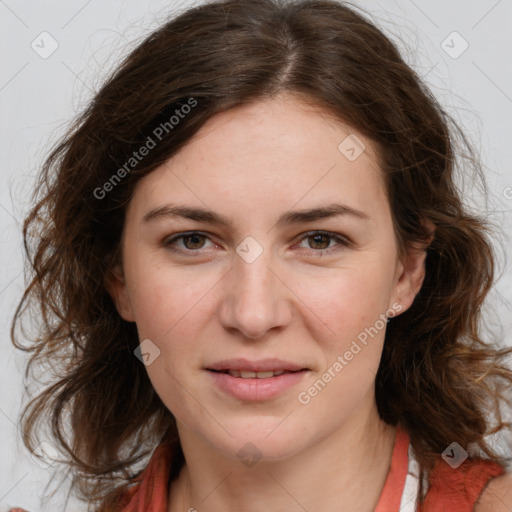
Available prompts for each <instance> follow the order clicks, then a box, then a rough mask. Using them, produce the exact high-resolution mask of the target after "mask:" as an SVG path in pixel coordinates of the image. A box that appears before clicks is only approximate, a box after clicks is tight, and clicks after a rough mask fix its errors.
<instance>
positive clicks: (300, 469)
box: [168, 407, 396, 512]
mask: <svg viewBox="0 0 512 512" xmlns="http://www.w3.org/2000/svg"><path fill="white" fill-rule="evenodd" d="M395 434H396V428H395V427H390V426H389V425H387V424H385V423H384V422H383V421H382V420H380V418H379V416H378V413H377V410H376V407H372V408H371V409H370V411H369V413H367V414H366V415H365V416H363V418H350V420H349V421H347V422H346V423H344V424H343V425H342V426H341V427H340V428H339V429H338V430H337V431H336V432H334V433H333V434H332V435H330V436H329V437H327V438H325V439H323V440H321V441H319V442H316V443H315V444H312V445H311V446H310V447H309V448H308V449H306V450H304V451H302V452H300V453H299V454H297V455H295V456H293V457H290V458H287V459H283V460H277V461H276V460H272V461H265V460H260V461H259V462H258V463H257V464H256V465H255V466H253V467H251V468H245V467H244V466H243V465H241V464H240V462H239V461H234V460H232V459H230V458H227V457H223V456H222V455H221V454H219V452H217V451H213V450H211V448H210V449H206V448H205V450H203V449H202V448H203V447H204V445H203V444H202V443H203V442H202V441H201V440H199V439H198V438H196V437H194V434H193V433H192V432H191V431H187V430H186V429H183V427H182V428H181V430H180V438H181V443H182V447H183V452H184V455H185V460H186V464H185V466H184V467H183V469H182V471H181V473H180V475H179V477H178V478H177V479H176V480H175V481H173V482H172V485H171V486H170V489H169V491H170V492H169V507H168V512H175V511H178V510H179V511H181V512H183V511H191V512H192V511H194V510H196V511H201V512H214V511H219V510H224V511H236V510H243V511H244V512H264V511H267V510H273V511H275V512H284V511H286V512H290V511H295V510H296V511H297V512H299V511H300V512H303V511H304V510H322V511H323V512H340V511H353V510H357V511H358V512H373V510H374V509H375V506H376V505H377V502H378V500H379V496H380V494H381V491H382V488H383V486H384V483H385V480H386V477H387V474H388V471H389V467H390V463H391V455H392V452H393V446H394V441H395ZM198 446H201V449H198Z"/></svg>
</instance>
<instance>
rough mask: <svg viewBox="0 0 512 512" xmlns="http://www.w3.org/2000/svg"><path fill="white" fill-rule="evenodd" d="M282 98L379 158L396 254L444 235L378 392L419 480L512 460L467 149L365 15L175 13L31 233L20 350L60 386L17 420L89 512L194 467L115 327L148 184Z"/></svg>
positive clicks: (239, 8)
mask: <svg viewBox="0 0 512 512" xmlns="http://www.w3.org/2000/svg"><path fill="white" fill-rule="evenodd" d="M280 92H286V93H289V94H295V95H297V97H298V98H300V99H303V100H305V101H308V102H309V103H311V104H312V105H315V106H317V107H318V108H319V109H322V111H326V112H328V113H330V114H332V115H333V116H334V118H336V119H339V120H341V121H343V122H345V123H348V124H349V125H351V126H352V127H353V128H355V129H356V130H359V132H361V133H362V134H364V135H365V136H367V137H368V138H370V139H371V140H372V141H373V143H374V144H375V147H376V148H377V153H378V156H379V159H380V165H381V168H382V170H383V171H384V173H385V176H386V180H387V192H388V197H389V201H390V205H391V210H392V214H393V220H394V226H395V232H396V237H397V240H398V243H399V247H400V252H401V253H402V254H404V253H405V251H406V250H407V249H408V248H410V247H412V246H414V245H418V244H423V243H425V241H427V240H429V236H430V235H431V232H430V231H429V229H428V226H429V225H430V226H432V225H433V226H434V227H435V234H434V238H433V240H432V242H431V243H430V245H429V246H428V249H427V259H426V277H425V281H424V283H423V286H422V288H421V290H420V292H419V294H418V295H417V297H416V299H415V301H414V303H413V305H412V307H411V308H410V309H409V310H408V311H406V312H405V313H403V314H401V315H400V316H398V317H396V318H394V319H393V320H391V321H390V323H389V325H388V329H387V333H386V339H385V344H384V350H383V355H382V360H381V364H380V368H379V371H378V374H377V376H376V384H375V386H376V400H377V406H378V411H379V414H380V416H381V417H382V419H383V420H384V421H386V422H387V423H389V424H391V425H396V424H397V423H398V422H400V423H401V424H402V425H403V426H404V427H405V428H406V429H407V431H408V432H409V435H410V438H411V443H412V446H413V448H414V451H415V454H416V457H417V458H418V460H419V462H420V464H421V468H422V471H423V472H424V474H425V475H428V471H429V469H431V468H432V467H433V463H434V461H435V460H436V458H438V454H439V453H440V452H442V451H443V450H444V449H445V448H446V447H447V446H448V445H449V444H450V443H452V442H453V441H457V442H458V443H459V444H460V445H461V446H463V447H467V448H468V449H470V448H471V447H472V451H471V453H472V455H473V456H476V455H477V454H479V455H481V456H484V457H486V458H490V459H492V460H495V461H498V462H500V463H502V464H505V463H507V462H508V459H505V458H504V457H502V456H500V454H499V453H497V452H496V451H494V449H493V448H492V447H491V446H490V444H489V442H488V440H486V437H487V435H488V434H490V433H493V432H498V431H500V430H502V429H504V428H506V427H507V426H510V425H509V424H508V423H505V422H504V421H503V420H502V417H501V415H500V409H501V406H502V403H503V401H504V399H505V397H504V395H503V393H504V389H505V386H508V387H510V385H511V383H512V372H511V371H510V369H507V367H506V365H505V362H504V357H505V356H506V355H507V354H508V353H510V350H508V351H506V350H505V349H499V348H498V346H497V345H495V344H494V343H492V342H490V341H486V340H484V339H483V336H482V334H481V328H480V316H481V309H482V305H483V301H484V298H485V297H486V295H487V293H488V291H489V290H490V288H491V286H492V284H493V282H494V272H495V268H494V266H495V264H494V261H495V256H494V254H493V248H492V246H491V242H490V235H489V228H488V226H487V225H486V223H485V222H484V221H483V220H482V219H480V218H478V216H476V215H474V214H471V213H470V212H469V210H468V208H467V207H466V206H464V205H463V203H462V198H461V195H462V194H461V192H460V190H459V188H458V185H457V183H456V180H457V172H458V171H459V170H460V171H463V173H467V172H470V173H472V174H471V176H472V177H473V178H479V179H482V180H483V176H482V171H481V166H480V164H479V163H478V159H477V158H475V155H474V151H473V150H472V149H471V145H470V144H469V143H468V141H467V139H466V138H465V136H464V134H463V132H462V131H461V130H460V129H459V128H458V127H457V124H456V123H455V122H453V120H452V119H451V117H450V116H449V115H448V114H447V113H446V112H445V111H444V110H443V109H442V108H441V106H440V105H439V103H438V102H437V101H436V99H435V97H434V96H433V94H432V93H431V92H430V91H429V90H428V88H427V87H426V86H425V85H424V84H423V83H422V81H421V80H420V78H419V77H418V75H417V74H416V73H415V72H414V71H413V70H412V69H411V67H410V66H409V65H407V64H406V63H405V61H404V60H403V58H402V57H401V55H400V53H399V51H398V49H397V48H396V46H395V45H394V44H393V43H392V42H391V41H390V40H389V39H388V38H387V37H386V36H385V35H384V34H383V33H382V32H381V30H379V29H378V28H377V27H376V25H375V24H374V23H372V22H371V21H369V20H368V18H367V16H365V15H363V14H361V13H359V12H357V8H356V7H354V6H350V5H347V4H344V3H340V2H335V1H331V0H303V1H301V0H298V1H293V0H291V1H284V0H283V1H277V0H226V1H216V2H209V3H207V4H203V5H199V6H195V7H193V8H190V9H188V10H185V11H183V12H181V13H180V14H179V15H176V16H175V17H174V18H172V19H171V20H170V21H167V22H166V23H165V24H164V25H163V26H161V28H159V29H158V30H156V31H155V32H153V33H151V34H150V35H149V37H147V38H146V39H145V40H144V41H143V42H141V43H140V44H139V45H138V46H137V47H136V48H135V49H134V50H133V51H132V52H131V53H130V54H129V55H128V56H127V57H126V58H125V60H124V61H123V62H122V63H121V64H120V66H119V67H118V68H117V70H116V71H115V72H114V73H113V74H112V76H111V77H110V78H108V79H107V80H106V82H105V83H104V85H103V86H102V87H101V89H100V90H99V92H97V94H96V95H95V97H94V99H93V101H91V102H90V104H89V105H88V107H87V108H86V109H85V111H84V112H83V113H82V114H81V115H80V116H79V117H78V119H77V120H76V122H75V123H74V124H73V126H72V127H71V129H70V130H69V132H68V134H67V135H66V136H65V137H64V138H63V139H62V140H61V141H60V143H59V144H58V145H57V146H56V147H55V148H54V149H53V150H52V152H51V153H50V155H49V157H48V158H47V160H46V162H45V163H44V166H43V167H42V170H41V172H40V174H39V177H38V181H37V192H36V193H35V195H34V203H35V205H34V206H33V208H32V210H31V211H30V213H29V214H28V216H27V218H26V219H25V223H24V230H23V234H24V241H25V250H26V253H27V258H28V261H29V262H30V281H29V284H28V286H27V288H26V291H25V293H24V295H23V297H22V299H21V301H20V304H19V306H18V308H17V310H16V314H15V317H14V320H13V325H12V339H13V342H14V344H15V345H16V346H17V347H18V348H21V349H23V350H26V351H28V352H29V353H30V354H31V355H30V360H29V362H28V365H27V371H26V378H27V379H29V378H31V379H34V378H35V373H36V370H37V369H39V370H41V369H43V370H44V371H45V372H47V373H45V374H44V375H45V376H46V381H45V386H44V388H43V390H42V391H39V392H38V393H37V394H36V395H35V396H34V397H33V398H32V399H31V400H30V401H29V402H28V403H27V404H26V407H25V409H24V411H23V414H22V418H21V421H22V426H23V439H24V442H25V444H26V446H27V447H28V448H29V449H31V450H32V449H33V448H34V446H36V443H37V441H36V438H37V437H38V435H37V434H38V432H40V431H39V429H40V428H41V427H42V426H44V425H46V426H47V427H48V428H49V435H51V436H52V439H53V442H54V444H55V446H56V447H57V448H59V451H60V453H61V455H62V460H63V461H64V462H65V464H67V466H66V467H68V468H69V469H70V471H71V474H72V475H73V484H74V485H73V488H74V489H75V490H76V493H77V494H78V496H80V497H81V498H82V499H85V500H86V501H87V502H88V503H89V504H90V506H96V505H98V504H100V503H103V508H104V509H105V510H106V509H107V508H109V507H110V508H111V509H114V508H115V507H114V504H115V496H116V495H117V494H118V493H119V491H120V490H122V489H123V488H125V487H126V486H127V485H128V484H129V481H130V478H132V477H133V475H135V474H137V472H138V471H139V470H140V469H141V468H142V467H143V466H144V464H145V463H146V462H147V459H148V456H149V455H150V453H151V451H152V450H153V448H154V447H155V444H156V443H157V442H158V441H159V440H160V439H161V438H162V437H163V436H164V435H165V434H166V433H168V434H169V435H170V437H171V439H172V441H171V444H172V447H173V450H174V459H173V474H172V477H173V478H174V477H176V475H177V474H178V472H179V470H180V468H181V467H182V465H183V463H184V458H183V453H182V451H181V447H180V443H179V438H178V435H177V430H176V425H175V421H174V418H173V415H172V414H171V413H170V411H169V410H168V409H167V408H166V407H165V406H164V405H163V403H162V402H161V400H160V399H159V397H158V396H157V394H156V392H155V391H154V389H153V387H152V385H151V383H150V381H149V378H148V376H147V373H146V370H145V367H144V366H143V365H142V364H141V363H140V361H139V360H138V359H137V358H136V357H135V356H134V349H135V348H136V347H137V346H138V342H139V339H138V336H137V330H136V326H135V324H133V323H128V322H126V321H124V320H123V319H122V318H121V317H120V316H119V314H118V312H117V310H116V308H115V305H114V304H113V302H112V299H111V297H110V296H109V294H108V293H107V291H106V287H105V283H106V280H107V279H108V277H109V272H110V270H111V269H112V267H113V266H114V265H115V264H116V263H117V262H119V261H120V248H119V242H120V235H121V231H122V228H123V222H124V213H125V208H126V205H127V204H128V202H129V201H130V197H131V195H132V193H133V189H134V185H135V184H136V183H137V181H138V180H139V179H141V178H142V177H143V176H145V175H147V174H148V173H150V172H151V171H152V170H154V169H155V168H156V167H158V166H159V165H161V164H162V163H163V162H165V161H166V160H167V159H169V158H170V157H172V156H173V155H174V154H175V153H176V152H177V151H178V150H179V149H180V148H182V147H183V146H184V145H185V144H187V142H188V141H189V140H190V139H191V137H192V136H193V135H194V134H195V133H196V132H197V131H198V130H199V129H200V128H201V127H202V126H203V125H204V123H205V122H206V121H207V120H209V119H210V118H211V117H212V116H214V115H216V114H217V113H219V112H223V111H226V110H229V109H231V108H233V107H237V106H240V105H244V104H248V103H250V102H256V101H259V100H264V99H265V98H269V97H273V96H275V95H276V94H278V93H280ZM191 100H193V101H195V102H196V106H195V107H194V108H192V109H188V110H187V112H189V111H190V112H189V113H188V114H187V115H186V116H183V117H182V118H180V121H179V124H177V125H176V126H173V128H169V126H168V130H167V131H168V133H166V134H165V136H164V137H162V140H160V141H158V143H157V144H156V146H155V147H154V148H153V149H151V151H149V153H148V154H147V155H146V156H144V158H141V159H140V161H138V162H137V163H136V165H133V168H132V169H130V170H129V172H125V173H123V172H121V173H120V172H119V171H118V170H119V169H122V168H123V165H125V164H126V162H128V161H130V158H131V157H132V156H133V152H134V151H137V150H138V149H139V148H140V147H141V146H142V145H144V144H145V143H146V142H147V140H148V136H151V134H152V133H153V134H154V133H155V132H154V130H155V127H158V126H161V123H163V122H165V121H168V120H169V119H170V116H171V115H173V113H175V112H176V111H177V110H179V111H185V109H184V108H183V106H184V105H185V104H189V105H190V104H191ZM180 109H181V110H180ZM461 155H462V156H464V155H465V157H464V158H463V157H462V156H461ZM461 162H462V164H461V165H459V163H461ZM125 170H126V167H125ZM116 173H117V177H118V178H119V180H117V178H116V179H115V182H113V181H112V180H113V176H114V175H115V174H116ZM107 182H110V184H111V185H112V186H104V184H105V183H107ZM99 189H102V190H103V192H101V193H100V192H98V190H99ZM107 189H108V191H107V192H105V190H107ZM26 315H30V316H31V317H32V318H34V317H35V318H39V319H40V320H41V322H40V325H39V327H38V328H37V330H36V333H35V334H33V335H28V334H27V333H24V337H25V338H28V340H29V341H27V340H26V341H25V343H22V342H20V341H19V336H18V334H17V332H18V331H17V326H18V324H21V325H20V327H21V328H22V329H21V330H22V332H24V329H23V324H24V322H23V321H22V319H23V318H24V317H25V316H26ZM511 350H512V349H511ZM48 371H49V373H48ZM38 375H42V372H41V371H40V372H39V374H38Z"/></svg>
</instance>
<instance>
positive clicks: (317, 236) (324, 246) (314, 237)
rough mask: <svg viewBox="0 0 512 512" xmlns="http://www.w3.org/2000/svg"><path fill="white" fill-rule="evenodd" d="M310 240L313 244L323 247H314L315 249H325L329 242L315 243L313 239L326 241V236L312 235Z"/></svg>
mask: <svg viewBox="0 0 512 512" xmlns="http://www.w3.org/2000/svg"><path fill="white" fill-rule="evenodd" d="M311 238H312V239H313V244H320V245H323V246H322V247H316V249H325V248H326V247H327V246H328V245H329V242H327V244H326V243H324V244H322V242H318V241H315V239H317V240H318V239H319V238H320V239H321V238H323V239H324V240H325V239H327V238H328V237H327V236H326V235H313V236H312V237H311Z"/></svg>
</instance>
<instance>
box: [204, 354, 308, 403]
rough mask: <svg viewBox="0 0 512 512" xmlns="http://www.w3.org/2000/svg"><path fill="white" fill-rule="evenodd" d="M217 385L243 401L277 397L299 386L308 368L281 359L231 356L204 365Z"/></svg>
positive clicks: (226, 392) (265, 399)
mask: <svg viewBox="0 0 512 512" xmlns="http://www.w3.org/2000/svg"><path fill="white" fill-rule="evenodd" d="M204 369H205V370H207V373H208V374H209V375H210V376H211V382H212V384H213V385H214V388H215V389H217V390H219V391H221V392H222V393H223V394H224V395H229V396H230V397H231V398H235V399H237V400H242V401H244V402H262V401H268V400H273V399H277V398H278V397H279V396H281V395H284V394H285V392H287V391H288V392H289V391H290V390H291V389H293V388H294V387H296V386H297V385H298V384H299V383H300V382H301V381H302V380H303V379H305V378H306V375H307V374H308V373H309V372H310V369H309V368H305V367H302V366H301V365H298V364H295V363H290V362H287V361H283V360H280V359H273V358H272V359H263V360H259V361H249V360H247V359H241V358H238V359H230V360H225V361H220V362H218V363H216V364H212V365H208V366H207V367H205V368H204Z"/></svg>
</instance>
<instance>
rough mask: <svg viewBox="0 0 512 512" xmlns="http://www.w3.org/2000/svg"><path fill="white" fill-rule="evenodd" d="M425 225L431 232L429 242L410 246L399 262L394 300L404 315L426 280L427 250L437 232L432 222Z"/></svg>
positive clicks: (426, 222)
mask: <svg viewBox="0 0 512 512" xmlns="http://www.w3.org/2000/svg"><path fill="white" fill-rule="evenodd" d="M425 224H426V226H427V227H428V230H429V232H430V236H429V238H428V240H427V241H426V242H423V243H421V244H413V245H410V246H409V247H408V248H407V252H406V254H405V256H404V257H402V258H401V259H400V261H399V262H398V266H397V276H398V278H397V279H398V280H397V282H396V283H395V293H394V298H395V300H396V301H397V302H399V303H400V304H401V305H402V310H401V312H402V313H403V312H404V311H407V310H408V309H409V308H410V307H411V305H412V303H413V302H414V299H415V297H416V295H417V294H418V292H419V291H420V289H421V286H422V285H423V281H424V279H425V259H426V257H427V248H428V246H429V245H430V243H431V242H432V240H433V239H434V232H435V226H434V225H433V224H432V222H430V221H425Z"/></svg>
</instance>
